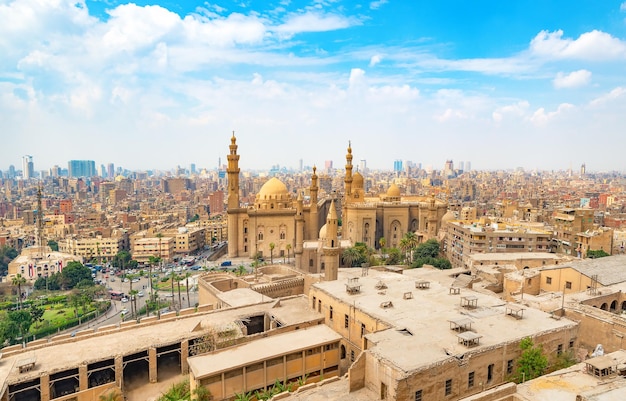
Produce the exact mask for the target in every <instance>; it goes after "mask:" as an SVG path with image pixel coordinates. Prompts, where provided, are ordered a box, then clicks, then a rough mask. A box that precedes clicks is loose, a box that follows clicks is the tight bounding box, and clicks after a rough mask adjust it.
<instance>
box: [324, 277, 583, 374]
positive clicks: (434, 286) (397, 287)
mask: <svg viewBox="0 0 626 401" xmlns="http://www.w3.org/2000/svg"><path fill="white" fill-rule="evenodd" d="M339 277H340V278H339V280H337V281H330V282H320V283H317V284H315V286H316V287H318V288H320V289H321V290H322V291H324V292H327V293H329V294H332V296H334V297H336V298H338V299H340V300H341V301H343V302H345V303H347V304H350V305H354V306H355V307H356V308H358V309H360V310H362V311H363V312H365V313H367V314H369V315H370V316H373V317H376V318H378V319H380V320H381V321H383V322H385V323H386V324H387V325H389V326H390V327H391V328H390V329H388V330H383V331H379V332H376V333H371V334H367V335H366V337H367V340H368V343H369V344H370V346H369V347H368V349H369V350H370V352H372V353H373V354H375V355H378V356H379V357H380V358H381V359H386V360H388V361H389V363H391V364H393V365H395V366H397V367H398V368H399V369H400V370H403V371H405V372H410V371H414V370H421V369H425V368H427V367H428V366H430V365H433V364H438V363H440V362H441V361H444V360H446V359H449V358H454V357H457V358H461V357H463V355H464V354H466V353H468V352H476V351H480V350H482V349H484V348H489V347H492V346H494V345H496V344H500V343H503V342H509V341H517V340H519V339H521V338H524V337H527V336H531V335H534V334H536V333H538V332H543V331H551V330H554V329H558V328H566V327H570V326H571V327H574V326H576V323H574V322H571V321H569V320H567V319H561V320H555V319H553V318H551V317H550V315H549V314H547V313H545V312H542V311H539V310H536V309H532V308H527V309H526V310H525V311H524V315H523V318H522V319H516V318H515V317H512V316H506V312H507V306H510V305H507V303H506V302H505V301H503V300H501V299H500V298H498V297H496V296H494V295H491V294H488V293H481V292H477V291H473V290H471V289H467V288H462V289H461V291H460V294H451V292H450V287H451V286H452V283H453V282H454V281H455V277H453V276H452V275H451V274H450V271H445V270H443V271H440V270H437V269H428V268H421V269H410V270H405V271H404V274H397V273H389V272H380V271H376V270H373V269H370V270H369V274H368V276H365V277H361V269H340V276H339ZM350 278H358V282H359V284H360V286H361V287H360V288H361V290H360V292H358V293H356V294H354V295H350V294H348V293H347V292H346V289H345V284H346V283H347V282H348V279H350ZM420 280H426V281H429V282H430V285H429V287H428V288H425V289H417V288H415V283H416V281H420ZM381 281H382V282H383V283H384V284H385V285H386V287H387V288H386V289H384V290H378V289H377V288H376V286H377V284H378V283H379V282H381ZM379 288H380V286H379ZM407 292H411V293H412V295H413V297H412V298H408V297H405V294H406V293H407ZM464 301H465V303H464ZM388 302H391V306H389V307H386V308H382V307H381V305H382V304H383V303H388ZM462 304H463V305H462ZM387 305H389V304H387ZM464 305H467V306H464ZM464 318H467V319H469V320H471V322H472V331H473V332H475V333H477V334H478V335H480V336H481V337H480V342H479V344H478V345H475V346H473V347H471V348H468V347H467V346H465V345H463V344H459V341H458V331H455V330H452V329H451V327H450V324H449V321H457V320H458V319H464Z"/></svg>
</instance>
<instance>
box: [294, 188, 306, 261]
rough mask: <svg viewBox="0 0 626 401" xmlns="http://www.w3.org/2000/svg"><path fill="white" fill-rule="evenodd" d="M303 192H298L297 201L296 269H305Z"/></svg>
mask: <svg viewBox="0 0 626 401" xmlns="http://www.w3.org/2000/svg"><path fill="white" fill-rule="evenodd" d="M302 204H303V199H302V193H301V192H300V193H298V200H297V201H296V243H295V248H294V254H295V255H296V269H303V267H302V250H303V247H304V215H303V214H302V211H303V209H304V206H303V205H302Z"/></svg>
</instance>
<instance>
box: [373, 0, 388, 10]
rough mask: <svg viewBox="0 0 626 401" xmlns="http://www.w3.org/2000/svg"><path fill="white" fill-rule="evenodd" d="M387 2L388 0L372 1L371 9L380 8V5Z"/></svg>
mask: <svg viewBox="0 0 626 401" xmlns="http://www.w3.org/2000/svg"><path fill="white" fill-rule="evenodd" d="M384 4H387V0H376V1H372V2H371V3H370V9H372V10H378V9H379V8H380V6H382V5H384Z"/></svg>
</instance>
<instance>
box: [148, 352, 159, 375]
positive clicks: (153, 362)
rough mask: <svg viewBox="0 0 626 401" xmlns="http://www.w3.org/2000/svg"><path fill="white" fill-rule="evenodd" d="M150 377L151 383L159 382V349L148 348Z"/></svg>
mask: <svg viewBox="0 0 626 401" xmlns="http://www.w3.org/2000/svg"><path fill="white" fill-rule="evenodd" d="M148 375H149V377H150V383H156V382H157V349H156V348H154V347H150V348H148Z"/></svg>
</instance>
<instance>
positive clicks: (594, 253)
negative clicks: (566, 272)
mask: <svg viewBox="0 0 626 401" xmlns="http://www.w3.org/2000/svg"><path fill="white" fill-rule="evenodd" d="M606 256H611V255H609V254H608V253H606V252H605V251H604V250H602V249H598V250H592V249H590V250H588V251H587V257H588V258H590V259H597V258H604V257H606Z"/></svg>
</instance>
